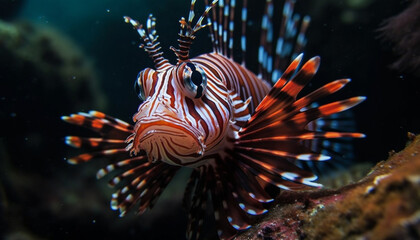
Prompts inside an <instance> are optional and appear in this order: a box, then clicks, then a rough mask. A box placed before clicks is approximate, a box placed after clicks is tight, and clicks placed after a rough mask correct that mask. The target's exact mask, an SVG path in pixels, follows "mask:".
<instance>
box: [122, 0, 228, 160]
mask: <svg viewBox="0 0 420 240" xmlns="http://www.w3.org/2000/svg"><path fill="white" fill-rule="evenodd" d="M216 2H217V1H213V3H212V4H211V5H210V6H208V7H207V8H206V10H205V12H204V13H203V15H202V16H201V17H200V18H199V20H198V21H197V23H196V24H195V26H192V21H193V18H194V13H193V11H194V3H195V1H193V2H192V6H191V11H190V15H189V17H188V20H186V19H185V18H181V20H180V23H181V31H180V33H179V39H178V44H179V48H178V49H175V48H173V47H172V48H171V49H172V51H174V53H175V54H176V56H177V58H178V62H177V64H176V65H172V64H170V63H169V61H168V60H167V59H166V58H164V57H163V52H162V51H161V47H160V43H159V42H158V41H157V39H158V35H157V33H156V30H155V25H156V19H155V18H154V17H153V16H152V15H149V17H148V19H147V28H146V29H144V28H143V26H142V25H141V24H139V23H138V22H137V21H135V20H133V19H131V18H129V17H125V20H126V22H128V23H131V24H132V25H133V26H134V28H135V29H136V30H137V32H138V33H139V35H140V36H141V38H142V39H143V42H144V44H142V45H141V46H140V47H142V48H144V49H145V51H146V52H147V53H148V54H149V56H150V57H151V58H152V60H153V61H154V63H155V68H156V69H151V68H146V69H144V70H143V71H141V72H140V73H139V75H138V77H137V79H136V81H135V89H136V91H137V94H138V96H139V98H140V99H142V100H143V102H142V104H141V105H140V106H139V108H138V112H137V113H136V114H135V115H134V117H133V120H134V122H136V124H135V127H134V133H133V134H132V135H131V136H130V137H129V138H128V139H127V142H128V143H129V145H128V146H127V149H128V150H129V151H130V152H131V154H134V155H136V154H138V153H139V152H141V151H144V152H145V153H146V154H147V156H148V158H149V160H150V161H156V160H161V161H164V162H166V163H169V164H172V165H192V164H195V163H196V162H197V161H199V159H200V158H202V157H203V155H204V153H205V151H206V150H207V149H208V144H210V145H212V143H213V142H214V135H218V136H222V134H218V132H220V131H221V130H220V129H226V126H227V122H228V120H229V111H225V115H226V116H223V117H222V118H219V119H223V121H222V123H221V122H220V121H219V122H217V121H216V124H217V126H214V125H215V121H214V119H212V117H211V116H209V115H211V113H210V112H209V111H207V110H208V109H211V108H210V107H208V105H209V104H212V106H213V107H214V104H216V105H220V104H222V105H224V106H226V102H223V103H217V101H215V100H214V99H213V98H211V97H210V98H208V97H206V92H207V81H208V78H207V76H206V73H205V71H204V70H203V68H202V67H201V66H200V65H199V64H198V63H194V62H191V61H190V59H189V49H190V46H191V44H192V42H193V40H194V38H195V35H194V34H195V33H196V32H197V31H198V30H200V29H202V28H204V27H206V26H207V25H206V24H202V21H203V19H204V18H205V17H206V16H207V14H208V12H209V11H210V9H211V8H212V7H213V6H214V5H215V4H216ZM218 92H219V94H220V91H218ZM221 94H222V95H224V96H223V97H222V98H219V99H223V100H222V101H227V99H228V98H227V94H228V93H227V91H224V92H223V93H221ZM215 102H216V103H215ZM215 127H217V128H218V130H217V131H209V129H210V128H212V129H214V128H215ZM222 131H224V130H222ZM209 132H210V133H209ZM209 135H211V136H212V137H210V138H209ZM209 139H211V142H210V143H209V142H208V140H209Z"/></svg>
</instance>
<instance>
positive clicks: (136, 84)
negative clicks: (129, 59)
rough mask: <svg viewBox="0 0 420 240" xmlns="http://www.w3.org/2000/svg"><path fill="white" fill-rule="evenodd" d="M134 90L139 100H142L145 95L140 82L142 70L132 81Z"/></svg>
mask: <svg viewBox="0 0 420 240" xmlns="http://www.w3.org/2000/svg"><path fill="white" fill-rule="evenodd" d="M134 91H136V94H137V96H138V97H139V98H140V100H142V101H144V99H145V95H144V89H143V83H142V72H139V74H138V75H137V79H136V81H134Z"/></svg>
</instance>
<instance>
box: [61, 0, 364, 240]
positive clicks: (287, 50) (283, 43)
mask: <svg viewBox="0 0 420 240" xmlns="http://www.w3.org/2000/svg"><path fill="white" fill-rule="evenodd" d="M195 2H196V1H195V0H192V1H191V8H190V11H189V16H188V19H185V18H181V20H180V21H179V22H180V32H179V38H178V48H174V47H171V50H172V51H173V52H174V53H175V55H176V57H177V63H176V64H175V65H173V64H171V63H170V62H169V60H168V59H166V58H165V57H164V56H163V51H162V49H161V47H160V43H159V41H158V35H157V31H156V29H155V26H156V19H155V18H154V17H153V16H152V15H149V17H148V19H147V24H146V27H143V25H142V24H139V22H137V21H135V20H133V19H131V18H130V17H124V18H125V21H126V22H127V23H131V24H132V26H133V27H134V28H135V29H136V30H137V32H138V33H139V35H140V37H141V38H142V40H143V42H144V43H143V44H141V47H142V48H144V50H145V51H146V52H147V53H148V55H149V56H150V58H151V59H152V60H153V62H154V66H155V69H151V68H146V69H144V70H142V71H140V73H139V74H138V76H137V79H136V80H135V89H136V91H137V93H138V96H139V98H140V99H141V100H142V103H141V104H140V106H139V108H138V111H137V113H135V114H134V116H133V121H134V122H135V124H134V126H133V125H130V124H128V123H126V122H124V121H122V120H119V119H116V118H113V117H111V116H108V115H105V114H104V113H101V112H98V111H90V112H88V113H78V114H72V115H70V116H63V117H62V119H63V120H64V121H66V122H68V123H71V124H75V125H80V126H83V127H86V128H88V129H91V130H93V131H95V132H97V133H98V134H99V135H100V137H99V138H84V137H78V136H67V137H66V140H65V141H66V143H67V144H68V145H70V146H73V147H76V148H85V149H87V150H90V151H91V152H89V153H84V154H81V155H78V156H76V157H73V158H70V159H68V161H69V162H70V163H73V164H77V163H81V162H88V161H92V160H96V159H107V160H109V164H108V165H107V166H105V167H104V168H102V169H100V170H99V171H98V172H97V178H98V179H99V178H102V177H104V176H105V175H107V174H109V173H111V172H116V174H115V175H114V176H113V177H112V178H111V180H110V182H109V183H110V185H111V186H115V187H117V189H118V190H117V191H116V192H115V193H114V194H112V200H111V208H112V209H114V210H119V211H120V215H121V216H123V215H125V214H126V213H127V212H128V211H129V210H130V209H132V208H134V207H137V209H138V213H139V214H141V213H143V212H144V211H145V210H146V209H149V208H152V207H153V205H154V204H155V202H156V201H157V199H158V197H159V195H160V194H161V193H162V191H163V190H164V189H165V187H166V186H167V185H168V183H169V182H170V181H171V179H172V178H173V177H174V175H175V174H176V173H177V171H178V170H179V169H180V168H182V167H189V168H192V169H193V170H192V173H191V177H190V180H189V182H188V184H187V187H186V190H185V194H184V206H185V208H186V209H187V211H188V213H189V215H188V218H189V220H188V225H187V238H188V239H198V238H199V237H200V231H201V229H202V227H203V223H204V222H205V219H206V216H208V214H207V213H208V212H212V213H213V218H214V222H215V225H216V228H217V234H218V236H219V238H221V239H231V238H233V237H234V236H235V235H236V234H237V233H238V232H241V231H243V230H246V229H248V228H250V227H251V224H252V223H253V220H255V217H254V216H258V215H262V214H264V213H266V212H267V211H268V210H267V207H266V206H267V204H266V203H269V202H272V201H273V196H272V195H270V194H269V192H268V191H267V188H268V187H270V186H271V185H273V186H276V187H277V188H279V189H284V190H299V189H306V188H307V186H310V187H315V188H319V187H321V184H319V183H316V182H315V180H316V179H317V176H316V175H315V174H314V173H312V171H308V170H304V169H302V168H301V167H298V165H299V162H302V161H303V162H305V161H325V160H329V159H330V158H331V157H330V156H329V155H326V154H320V153H317V152H316V151H314V148H313V146H315V145H317V146H318V145H319V142H322V141H329V140H328V139H337V138H362V137H364V135H363V134H361V133H356V132H338V131H333V130H332V131H320V130H319V129H320V128H319V127H317V121H318V120H319V119H320V118H325V117H328V116H331V115H333V114H336V113H339V112H342V111H344V110H346V109H349V108H351V107H353V106H355V105H357V104H358V103H360V102H361V101H363V100H364V99H365V98H364V97H360V96H359V97H352V98H349V99H345V100H342V101H335V102H332V103H328V104H324V105H321V106H316V105H313V103H314V102H315V101H317V100H318V99H320V98H322V97H325V96H328V95H330V94H332V93H335V92H337V91H338V90H340V89H341V88H343V87H344V86H345V85H346V84H347V83H348V82H349V81H350V80H349V79H340V80H336V81H333V82H330V83H328V84H326V85H324V86H322V87H320V88H319V89H317V90H315V91H313V92H311V93H309V94H307V95H305V96H303V97H300V98H297V95H298V94H299V92H300V91H301V90H302V89H303V88H304V86H305V85H306V84H307V83H308V82H309V81H310V80H311V78H312V77H313V76H314V74H315V73H316V72H317V69H318V67H319V64H320V58H319V57H314V58H311V59H310V60H308V61H306V62H305V63H302V58H303V56H302V54H300V55H297V54H295V56H297V57H295V59H294V60H293V61H292V62H291V63H290V65H289V66H288V67H287V68H286V69H285V70H284V72H283V73H282V74H281V63H282V62H284V59H286V58H287V56H289V58H290V56H291V55H292V54H293V53H294V52H299V51H300V50H301V49H302V47H303V45H304V44H305V41H306V40H305V36H304V35H305V31H306V28H307V27H308V24H309V18H308V17H304V18H300V17H299V16H298V15H294V14H293V7H294V4H295V1H294V0H286V1H285V3H284V6H283V14H282V18H283V19H282V24H281V25H280V30H279V34H278V39H277V41H273V36H274V35H273V9H274V5H273V2H272V1H271V0H266V5H265V13H264V16H263V20H262V26H261V37H260V46H259V48H258V61H259V64H258V66H259V74H258V75H256V74H254V73H253V72H251V71H250V70H248V69H247V66H246V63H245V55H246V53H247V42H246V40H247V39H246V30H247V12H248V11H247V0H243V1H242V3H241V4H242V11H241V15H240V19H241V20H240V22H239V24H235V22H234V20H235V5H236V3H235V0H230V1H229V0H226V2H225V1H223V0H219V1H217V0H214V1H213V2H211V3H210V4H209V3H208V2H207V0H206V1H205V4H206V8H205V11H204V13H203V14H202V15H201V17H200V18H199V19H198V20H197V21H196V22H195V24H194V23H193V21H194V18H195V17H194V16H195V11H194V6H195ZM210 15H211V17H210ZM206 20H207V21H206ZM235 25H241V27H240V30H239V34H240V36H241V38H240V41H239V42H240V50H239V51H242V53H241V56H242V57H241V58H242V61H240V60H239V61H238V60H234V58H233V56H234V55H235V54H234V46H233V45H234V39H233V38H234V37H233V36H234V32H235V34H237V32H238V30H235ZM298 26H300V27H299V28H298ZM205 27H209V28H210V36H211V40H212V43H213V52H211V53H205V54H202V55H199V56H197V57H194V58H190V56H189V51H190V47H191V45H192V43H193V41H194V40H195V37H196V33H197V32H198V31H199V30H201V29H203V28H205ZM299 29H300V30H299ZM295 39H297V41H296V44H295V48H294V49H295V51H293V48H292V46H293V44H292V43H293V41H295ZM283 65H284V64H283ZM300 65H302V66H301V67H300ZM272 80H274V82H275V83H274V84H273V86H272V87H271V86H270V85H271V84H270V82H271V81H272ZM206 221H207V220H206ZM212 221H213V220H212Z"/></svg>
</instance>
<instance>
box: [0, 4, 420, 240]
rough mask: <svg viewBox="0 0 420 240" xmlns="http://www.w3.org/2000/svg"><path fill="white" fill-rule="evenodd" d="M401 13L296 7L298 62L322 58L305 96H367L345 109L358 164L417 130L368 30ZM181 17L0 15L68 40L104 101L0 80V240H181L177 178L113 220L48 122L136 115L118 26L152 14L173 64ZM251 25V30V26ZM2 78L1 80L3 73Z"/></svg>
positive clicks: (89, 10) (175, 12)
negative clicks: (302, 23)
mask: <svg viewBox="0 0 420 240" xmlns="http://www.w3.org/2000/svg"><path fill="white" fill-rule="evenodd" d="M3 2H4V3H5V5H2V6H0V8H3V9H4V7H6V6H7V5H6V3H7V2H9V3H10V2H14V1H0V3H3ZM199 2H200V1H199ZM261 2H262V1H261ZM302 2H305V3H304V4H303V3H302ZM358 2H362V3H358ZM261 4H262V3H261ZM408 5H409V1H396V0H394V1H392V0H371V1H344V0H343V1H333V0H331V1H327V0H323V1H321V0H308V1H301V2H300V4H299V5H298V6H297V7H298V11H299V12H301V13H305V14H308V15H310V16H311V17H312V22H311V26H310V28H309V30H308V33H307V38H308V44H307V47H306V50H305V54H306V55H305V56H306V59H308V58H310V57H312V56H314V55H320V56H321V58H322V61H321V67H320V70H319V72H318V74H317V75H316V77H315V78H314V80H313V81H312V83H311V84H310V86H308V88H309V89H315V87H318V86H321V85H322V84H325V83H326V82H329V81H332V80H335V79H339V78H347V77H350V78H352V82H351V83H350V84H349V86H348V87H346V89H345V90H344V91H343V93H340V94H342V95H339V96H338V97H337V98H344V97H350V96H356V95H364V96H367V101H366V102H364V103H363V104H361V105H359V106H358V107H357V108H356V109H355V110H354V115H355V119H356V123H357V129H358V131H360V132H363V133H366V134H367V136H368V137H367V138H366V139H362V140H358V141H356V147H355V151H356V159H357V161H359V162H373V163H375V162H378V161H380V160H384V159H386V158H387V155H388V152H389V151H391V150H397V151H398V150H401V149H402V148H403V147H404V145H405V143H406V140H407V137H406V135H407V132H408V131H410V132H414V133H419V130H420V127H419V124H418V118H416V117H415V115H418V113H417V111H418V106H419V104H418V102H419V99H420V93H419V91H420V83H419V79H418V78H416V77H415V76H413V75H411V74H410V73H405V72H400V71H396V70H390V69H389V68H388V66H389V65H390V64H391V63H392V62H393V61H395V60H396V59H397V56H396V55H394V54H393V53H392V47H393V45H392V43H390V42H386V41H384V40H381V38H380V37H379V36H380V33H379V32H378V31H377V29H378V28H379V27H380V26H381V23H383V21H384V20H385V19H387V18H389V17H391V16H394V15H396V14H398V13H399V12H401V11H402V10H403V9H404V8H405V7H407V6H408ZM12 6H13V4H12ZM188 9H189V1H187V0H182V1H170V0H164V1H151V0H150V1H144V0H143V1H134V0H133V1H128V0H124V1H110V0H101V1H80V0H75V1H64V0H59V1H48V0H37V1H35V0H26V1H22V4H21V6H20V9H19V11H17V12H16V13H15V14H9V12H7V11H5V12H7V13H8V14H7V17H3V18H4V19H5V21H6V22H10V23H13V22H21V21H27V22H29V24H36V25H40V26H42V27H45V26H46V27H48V28H53V29H57V30H58V31H59V32H60V33H61V34H63V35H64V36H65V37H66V38H69V39H71V41H73V42H74V45H75V46H77V47H76V48H78V49H80V50H81V51H82V52H83V54H84V56H85V57H86V59H87V60H86V59H85V61H89V62H90V63H91V64H92V66H93V67H92V69H94V70H93V71H94V72H95V73H94V74H95V75H96V76H97V79H98V86H97V88H98V89H97V90H98V91H99V92H101V94H103V96H104V99H103V100H101V101H98V100H89V99H94V98H95V96H96V95H92V96H91V97H90V98H86V99H87V100H86V101H85V102H84V104H80V105H77V106H76V105H75V104H72V102H73V101H78V100H79V99H78V98H79V96H78V95H72V92H71V91H70V90H68V89H67V88H62V87H61V88H56V90H51V89H50V90H49V91H48V92H47V93H46V94H44V92H43V91H44V90H43V89H44V88H45V86H44V85H43V84H45V83H35V85H34V87H32V85H31V84H33V81H31V79H32V78H31V76H30V75H25V74H15V73H13V74H11V75H6V74H5V73H4V71H3V72H0V81H2V83H1V88H2V89H0V90H1V93H2V96H0V111H1V115H0V116H1V121H2V124H1V125H2V126H1V128H0V129H1V135H0V137H1V138H0V140H1V142H0V143H1V146H0V149H1V152H0V153H1V154H0V157H1V159H0V161H1V164H0V167H1V169H0V173H1V174H2V175H1V176H0V181H1V182H0V204H1V205H0V236H2V237H3V238H5V239H76V238H79V239H80V238H81V239H84V238H87V236H96V238H98V239H119V238H121V239H122V238H124V239H179V238H182V237H183V236H184V231H185V223H186V217H185V214H184V213H183V212H182V209H181V206H180V199H181V197H182V192H183V184H182V181H183V180H185V179H184V176H180V177H179V178H180V180H179V181H178V182H180V183H179V184H177V183H174V184H172V187H171V188H170V191H169V192H168V193H167V194H166V195H165V196H163V197H162V198H163V200H162V201H160V202H159V204H158V205H157V206H156V207H155V209H153V211H152V212H151V213H148V214H146V215H145V216H141V217H137V216H134V215H133V214H129V216H127V217H125V218H123V219H121V218H118V216H117V215H118V214H117V213H115V212H113V211H111V210H110V209H109V202H108V201H109V196H110V193H111V192H112V191H111V190H108V189H104V188H105V185H106V184H105V183H104V182H103V181H102V182H99V183H98V182H97V181H96V180H95V178H94V174H95V172H96V170H95V169H97V168H98V167H99V166H102V165H100V164H99V165H95V164H91V165H89V167H84V166H70V165H68V164H67V163H65V161H63V158H64V157H66V156H69V155H72V154H74V152H73V151H72V150H71V149H69V148H67V147H66V146H64V144H63V141H62V138H63V136H65V135H66V134H75V132H76V133H77V131H78V130H77V129H75V128H72V127H71V126H68V125H66V124H64V123H62V122H61V121H60V116H61V115H67V114H70V113H72V112H76V111H88V110H91V109H96V110H100V111H105V112H106V113H107V114H109V115H112V116H115V117H118V118H121V119H123V120H126V121H128V122H131V121H130V119H131V116H132V115H133V114H134V113H135V111H136V109H137V107H138V104H139V100H138V99H137V97H136V95H135V93H134V91H133V81H134V79H135V77H136V76H137V73H138V71H140V70H142V69H143V68H145V67H152V63H151V61H150V60H149V59H148V57H147V56H146V54H145V53H144V52H143V50H141V49H138V44H139V43H140V40H139V37H138V35H137V33H136V32H135V31H134V30H133V29H132V27H131V26H130V25H128V24H126V23H125V22H124V21H123V18H122V16H124V15H128V16H131V17H133V18H135V19H138V20H140V21H141V22H145V20H146V18H147V16H148V14H149V13H153V14H154V16H155V17H156V18H157V30H158V34H159V36H160V41H161V43H162V46H163V49H164V51H165V52H166V56H167V57H168V58H169V59H171V60H174V56H172V55H173V54H172V52H171V51H170V50H169V49H168V48H169V46H171V45H176V38H177V32H178V31H179V29H178V27H179V24H178V20H179V18H180V17H181V16H185V17H187V14H188ZM260 9H262V8H261V7H259V6H258V5H256V6H255V8H252V9H251V10H250V11H251V12H253V15H255V16H257V15H258V14H259V11H260ZM197 12H198V11H197ZM2 14H3V13H2ZM197 14H198V13H197ZM250 15H252V14H250ZM3 16H6V14H4V15H3ZM251 20H252V21H253V22H254V24H255V25H256V26H257V25H258V24H257V23H258V19H251ZM199 38H202V39H201V40H200V39H199V41H197V42H196V43H194V45H193V47H192V54H191V55H193V56H194V55H197V54H200V53H204V52H209V51H210V50H211V45H210V42H209V40H208V39H205V36H202V35H201V36H200V37H199ZM249 41H252V40H251V39H250V40H249ZM0 43H1V42H0ZM28 51H32V50H28ZM33 51H36V49H33ZM68 51H73V50H71V49H70V50H68ZM0 53H2V52H0ZM171 56H172V57H171ZM0 58H2V59H1V60H2V61H1V62H2V63H7V62H8V58H7V56H5V55H3V56H2V55H1V54H0ZM29 67H30V66H29ZM0 69H1V68H0ZM7 69H9V70H10V69H12V70H13V66H9V67H7ZM29 72H30V71H29ZM6 73H7V71H6ZM11 76H19V77H20V78H21V79H17V78H16V77H13V78H12V77H11ZM41 92H42V94H41ZM38 95H42V97H36V96H38ZM34 96H35V97H34ZM34 99H35V100H34ZM79 106H80V107H79ZM416 120H417V121H416ZM178 185H179V186H178ZM18 237H22V238H18Z"/></svg>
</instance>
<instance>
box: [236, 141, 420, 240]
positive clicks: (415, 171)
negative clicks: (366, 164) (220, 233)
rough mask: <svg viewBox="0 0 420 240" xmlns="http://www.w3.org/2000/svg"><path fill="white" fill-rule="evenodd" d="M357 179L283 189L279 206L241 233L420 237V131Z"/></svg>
mask: <svg viewBox="0 0 420 240" xmlns="http://www.w3.org/2000/svg"><path fill="white" fill-rule="evenodd" d="M410 136H411V138H412V139H411V140H412V141H411V143H410V144H409V145H408V146H407V147H406V148H405V149H404V150H403V151H401V152H399V153H393V154H392V155H391V156H390V157H389V159H388V160H386V161H381V162H379V163H378V164H376V166H375V167H373V168H372V170H371V171H370V172H369V173H368V174H367V176H365V177H364V178H362V179H361V180H359V181H357V182H356V183H353V184H349V185H346V186H344V187H341V188H339V189H322V190H309V191H302V192H290V191H283V192H282V193H281V194H280V195H279V197H278V198H277V204H276V206H275V207H274V208H273V209H272V210H271V212H270V213H269V214H268V215H267V216H265V217H264V218H263V219H261V220H260V221H259V223H258V224H257V225H255V226H254V227H253V228H252V229H250V230H249V231H247V232H245V233H243V234H241V235H240V236H239V237H238V238H237V239H265V240H268V239H419V238H420V136H417V137H414V136H413V135H410Z"/></svg>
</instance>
